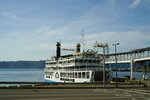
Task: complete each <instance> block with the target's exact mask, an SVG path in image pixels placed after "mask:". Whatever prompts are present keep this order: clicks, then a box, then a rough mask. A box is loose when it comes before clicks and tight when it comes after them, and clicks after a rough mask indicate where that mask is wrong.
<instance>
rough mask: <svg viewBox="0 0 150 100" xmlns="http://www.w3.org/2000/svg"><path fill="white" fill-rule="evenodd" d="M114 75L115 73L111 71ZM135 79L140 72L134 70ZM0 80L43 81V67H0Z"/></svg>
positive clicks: (120, 73) (123, 74)
mask: <svg viewBox="0 0 150 100" xmlns="http://www.w3.org/2000/svg"><path fill="white" fill-rule="evenodd" d="M126 75H130V72H118V76H119V77H124V76H126ZM113 76H114V77H115V73H113ZM134 77H135V78H136V79H141V78H142V73H141V72H134ZM0 81H25V82H43V81H44V69H36V68H0Z"/></svg>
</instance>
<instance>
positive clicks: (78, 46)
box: [76, 43, 81, 53]
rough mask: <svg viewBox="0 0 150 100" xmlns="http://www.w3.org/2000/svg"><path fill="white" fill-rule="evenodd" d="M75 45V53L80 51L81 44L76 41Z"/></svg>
mask: <svg viewBox="0 0 150 100" xmlns="http://www.w3.org/2000/svg"><path fill="white" fill-rule="evenodd" d="M76 47H77V49H76V53H80V47H81V46H80V43H78V44H77V46H76Z"/></svg>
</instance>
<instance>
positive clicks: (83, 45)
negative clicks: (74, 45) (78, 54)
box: [82, 28, 85, 50]
mask: <svg viewBox="0 0 150 100" xmlns="http://www.w3.org/2000/svg"><path fill="white" fill-rule="evenodd" d="M84 47H85V43H84V33H83V28H82V50H84Z"/></svg>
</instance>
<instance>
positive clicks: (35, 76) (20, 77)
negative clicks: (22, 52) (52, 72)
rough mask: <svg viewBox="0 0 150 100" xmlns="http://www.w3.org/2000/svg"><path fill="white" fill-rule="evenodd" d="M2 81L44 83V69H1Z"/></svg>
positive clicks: (0, 79) (0, 78) (0, 76)
mask: <svg viewBox="0 0 150 100" xmlns="http://www.w3.org/2000/svg"><path fill="white" fill-rule="evenodd" d="M0 81H16V82H44V69H42V68H41V69H40V68H39V69H38V68H0Z"/></svg>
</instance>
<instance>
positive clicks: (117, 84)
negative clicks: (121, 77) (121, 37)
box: [113, 43, 120, 87]
mask: <svg viewBox="0 0 150 100" xmlns="http://www.w3.org/2000/svg"><path fill="white" fill-rule="evenodd" d="M119 44H120V43H116V44H113V46H115V59H116V67H115V69H116V87H118V84H117V83H118V80H117V78H118V73H117V70H118V67H117V45H119Z"/></svg>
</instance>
